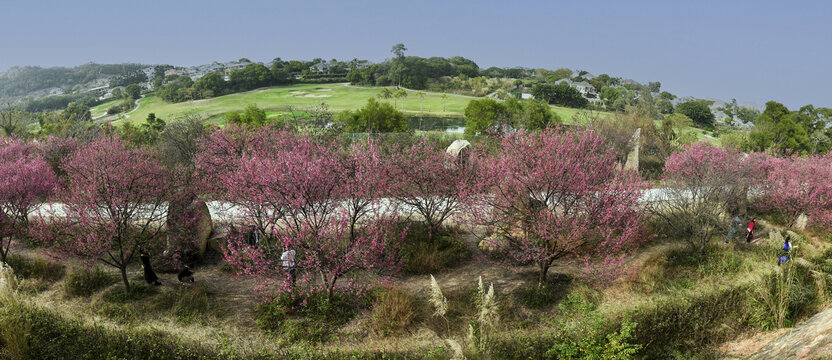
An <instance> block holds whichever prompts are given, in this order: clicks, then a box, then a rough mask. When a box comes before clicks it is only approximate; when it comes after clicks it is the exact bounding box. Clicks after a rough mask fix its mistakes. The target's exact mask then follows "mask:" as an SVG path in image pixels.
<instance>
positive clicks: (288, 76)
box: [153, 58, 360, 102]
mask: <svg viewBox="0 0 832 360" xmlns="http://www.w3.org/2000/svg"><path fill="white" fill-rule="evenodd" d="M240 60H245V63H248V65H246V66H245V67H244V68H242V69H236V70H233V71H230V72H228V80H226V79H225V78H226V76H225V75H224V74H223V73H220V72H209V73H208V74H206V75H204V76H202V77H200V78H199V79H197V80H196V81H194V80H192V79H191V78H190V77H188V76H179V75H168V76H167V77H161V76H157V77H156V78H154V81H153V83H154V86H155V88H156V91H157V93H158V94H159V96H160V97H161V98H162V99H164V100H165V101H169V102H182V101H187V100H196V99H206V98H211V97H215V96H220V95H225V94H230V93H235V92H242V91H249V90H253V89H257V88H261V87H266V86H274V85H285V84H290V83H294V82H299V81H301V82H302V81H314V82H331V81H345V76H346V74H347V70H348V66H357V64H359V63H360V61H359V60H357V59H354V60H353V61H351V62H350V63H345V62H341V61H337V60H335V59H333V60H330V61H328V62H327V61H324V60H323V59H313V60H312V61H300V60H290V61H284V60H282V59H280V58H276V59H274V60H273V61H272V62H271V63H270V64H269V66H266V65H264V64H261V63H256V62H250V61H249V60H248V59H240Z"/></svg>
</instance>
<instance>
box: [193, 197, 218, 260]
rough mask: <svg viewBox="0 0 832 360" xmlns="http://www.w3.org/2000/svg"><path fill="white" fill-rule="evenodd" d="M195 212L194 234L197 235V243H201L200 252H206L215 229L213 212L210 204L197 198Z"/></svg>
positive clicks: (194, 206) (194, 205)
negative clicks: (212, 217) (209, 206)
mask: <svg viewBox="0 0 832 360" xmlns="http://www.w3.org/2000/svg"><path fill="white" fill-rule="evenodd" d="M192 209H193V212H194V214H196V216H197V218H196V224H194V236H196V241H197V244H199V253H200V255H201V254H204V253H205V249H206V248H207V246H208V238H210V237H211V232H212V231H213V230H214V223H213V221H211V212H210V211H208V204H206V203H205V202H204V201H202V200H197V201H195V202H194V204H193V207H192Z"/></svg>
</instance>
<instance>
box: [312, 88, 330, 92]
mask: <svg viewBox="0 0 832 360" xmlns="http://www.w3.org/2000/svg"><path fill="white" fill-rule="evenodd" d="M315 91H332V89H330V88H317V89H315Z"/></svg>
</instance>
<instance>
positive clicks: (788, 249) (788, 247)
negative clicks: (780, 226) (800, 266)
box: [777, 235, 792, 265]
mask: <svg viewBox="0 0 832 360" xmlns="http://www.w3.org/2000/svg"><path fill="white" fill-rule="evenodd" d="M791 253H792V240H791V235H786V240H784V241H783V254H781V255H780V257H779V258H778V259H777V265H782V264H785V263H787V262H789V260H790V259H791Z"/></svg>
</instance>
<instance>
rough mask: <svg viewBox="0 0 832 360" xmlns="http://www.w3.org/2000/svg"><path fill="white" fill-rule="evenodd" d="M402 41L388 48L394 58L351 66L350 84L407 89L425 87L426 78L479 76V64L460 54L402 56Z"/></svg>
mask: <svg viewBox="0 0 832 360" xmlns="http://www.w3.org/2000/svg"><path fill="white" fill-rule="evenodd" d="M406 50H407V48H405V47H404V44H396V45H395V46H393V49H392V50H391V52H392V53H393V54H394V55H395V56H394V58H393V59H391V60H389V61H385V62H382V63H380V64H373V65H369V66H364V67H354V68H352V69H351V70H350V72H349V74H347V80H349V81H350V82H351V83H353V84H360V85H370V86H389V85H397V86H403V87H406V88H410V89H417V90H422V89H425V88H427V85H428V80H431V79H437V78H440V77H443V76H460V75H462V76H466V77H476V76H479V69H480V68H479V66H478V65H477V64H476V63H475V62H473V61H472V60H469V59H466V58H464V57H461V56H456V57H452V58H449V59H446V58H442V57H431V58H421V57H418V56H405V55H404V52H405V51H406Z"/></svg>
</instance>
